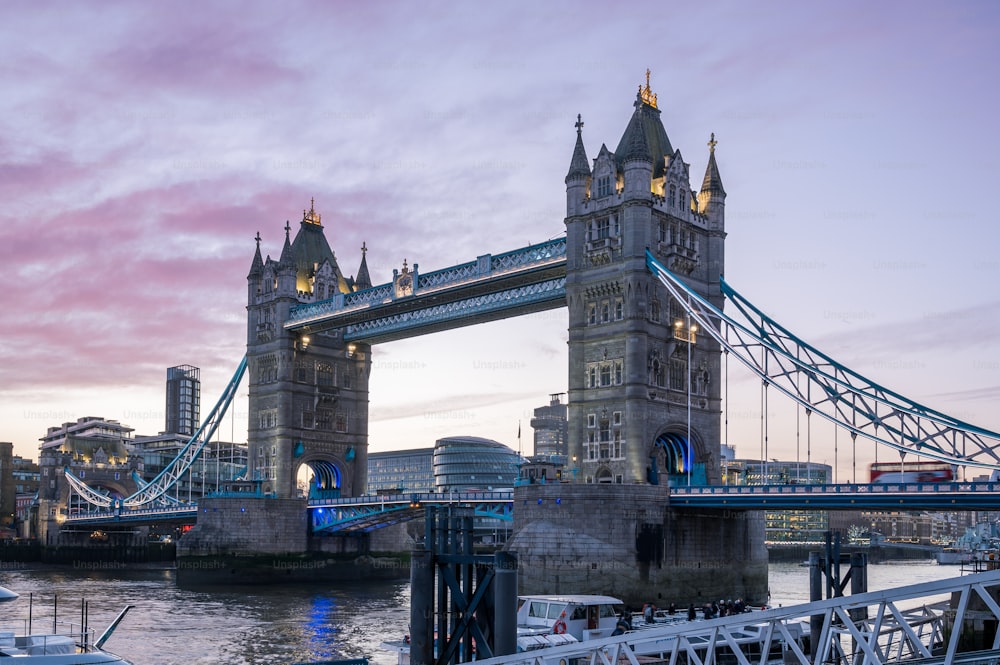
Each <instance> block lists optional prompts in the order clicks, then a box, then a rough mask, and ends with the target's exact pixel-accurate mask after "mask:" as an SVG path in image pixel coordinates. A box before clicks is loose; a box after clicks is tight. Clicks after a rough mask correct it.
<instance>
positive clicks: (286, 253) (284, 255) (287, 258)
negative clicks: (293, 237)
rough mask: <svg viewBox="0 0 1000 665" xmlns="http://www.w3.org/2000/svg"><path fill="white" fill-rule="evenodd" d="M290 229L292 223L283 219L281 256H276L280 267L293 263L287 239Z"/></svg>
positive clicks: (289, 243)
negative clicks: (283, 235)
mask: <svg viewBox="0 0 1000 665" xmlns="http://www.w3.org/2000/svg"><path fill="white" fill-rule="evenodd" d="M291 231H292V225H291V224H290V223H289V222H288V220H287V219H286V220H285V244H284V246H283V247H282V248H281V256H280V257H278V265H279V266H281V267H285V268H287V267H289V266H293V265H295V261H294V260H293V259H292V243H291V241H290V240H289V234H290V233H291Z"/></svg>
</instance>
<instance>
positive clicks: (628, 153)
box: [615, 108, 653, 163]
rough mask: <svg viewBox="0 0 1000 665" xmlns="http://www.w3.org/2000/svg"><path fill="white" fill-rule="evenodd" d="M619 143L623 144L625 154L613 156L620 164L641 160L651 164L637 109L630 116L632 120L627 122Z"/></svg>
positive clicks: (647, 143) (644, 132)
mask: <svg viewBox="0 0 1000 665" xmlns="http://www.w3.org/2000/svg"><path fill="white" fill-rule="evenodd" d="M626 138H627V141H626ZM621 142H622V144H624V147H625V152H624V153H623V154H622V155H615V156H616V157H618V158H619V159H620V160H621V161H622V163H625V162H627V161H629V160H632V159H641V160H643V161H646V162H650V163H652V161H653V156H652V155H651V154H650V152H649V142H648V141H646V130H645V128H644V127H643V122H642V118H641V117H640V110H639V109H638V108H637V109H636V110H635V113H633V114H632V120H631V121H630V122H629V124H628V128H627V129H626V130H625V136H623V137H622V141H621Z"/></svg>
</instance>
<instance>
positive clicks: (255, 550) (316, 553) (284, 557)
mask: <svg viewBox="0 0 1000 665" xmlns="http://www.w3.org/2000/svg"><path fill="white" fill-rule="evenodd" d="M306 505H307V502H306V499H275V498H269V497H260V496H247V497H207V498H204V499H201V501H199V505H198V521H197V523H196V524H195V526H194V527H193V528H192V529H191V530H190V531H188V532H187V533H186V534H184V536H183V537H182V538H181V539H180V540H179V541H178V543H177V580H178V582H179V583H181V584H186V585H190V584H268V583H277V582H314V581H321V580H326V581H347V580H353V581H357V580H361V579H406V578H407V577H408V576H409V571H410V555H409V544H408V543H405V542H404V540H405V538H404V537H402V536H400V531H395V532H394V533H393V531H394V529H395V528H394V527H392V528H389V529H383V530H381V531H384V532H386V533H380V534H378V536H377V537H376V538H374V539H373V538H371V537H370V535H369V534H367V533H355V534H347V535H343V536H333V537H322V538H320V537H310V535H309V523H308V522H309V520H308V513H307V511H306ZM400 530H401V531H402V532H403V533H404V535H405V525H400Z"/></svg>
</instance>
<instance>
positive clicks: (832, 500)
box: [66, 482, 1000, 532]
mask: <svg viewBox="0 0 1000 665" xmlns="http://www.w3.org/2000/svg"><path fill="white" fill-rule="evenodd" d="M223 495H224V494H217V495H216V496H223ZM226 496H234V497H247V496H248V495H247V494H246V493H230V494H228V495H226ZM257 496H262V495H257ZM669 501H670V506H671V507H673V508H678V509H681V510H683V509H685V508H691V509H704V508H721V509H729V510H787V509H806V508H808V509H811V510H858V509H862V508H863V509H866V510H890V509H894V510H900V509H905V510H1000V482H982V483H875V484H865V483H850V484H838V485H692V486H686V485H682V486H677V487H671V488H670V499H669ZM426 505H439V506H448V505H451V506H456V505H457V506H463V507H470V508H472V509H473V510H474V512H475V514H476V516H478V517H483V518H492V519H498V520H503V521H505V522H511V521H513V514H514V513H513V511H514V497H513V492H510V491H505V492H456V493H454V494H435V493H429V494H414V495H410V494H405V495H403V494H401V495H392V496H360V497H353V498H350V499H337V500H333V499H313V500H310V501H309V509H308V510H309V517H310V525H311V528H312V529H313V530H314V531H331V532H332V531H371V530H373V529H377V528H381V527H384V526H389V525H390V524H397V523H399V522H405V521H408V520H411V519H415V518H418V517H420V516H422V515H423V509H424V507H425V506H426ZM197 511H198V507H197V506H196V505H190V504H189V505H187V506H170V507H161V508H145V509H139V510H127V509H126V510H121V511H119V512H118V513H108V512H94V513H85V514H82V515H71V516H69V517H67V518H66V523H67V524H79V525H100V524H110V523H115V522H129V523H140V524H142V523H145V524H152V523H155V522H162V521H164V520H179V521H186V522H189V523H193V522H194V518H195V516H196V514H197Z"/></svg>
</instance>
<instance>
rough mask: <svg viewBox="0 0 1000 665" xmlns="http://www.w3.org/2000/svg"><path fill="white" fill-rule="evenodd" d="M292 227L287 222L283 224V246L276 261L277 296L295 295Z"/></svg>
mask: <svg viewBox="0 0 1000 665" xmlns="http://www.w3.org/2000/svg"><path fill="white" fill-rule="evenodd" d="M291 231H292V225H291V224H290V223H289V222H287V221H286V222H285V245H284V247H282V248H281V257H280V258H279V259H278V270H277V278H278V289H277V295H279V296H292V297H295V295H296V288H295V281H296V272H297V271H296V268H295V257H294V256H293V254H292V241H291V237H290V234H291Z"/></svg>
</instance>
